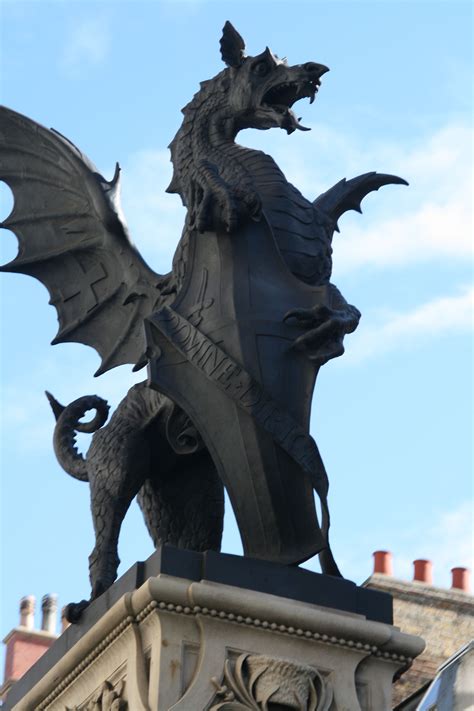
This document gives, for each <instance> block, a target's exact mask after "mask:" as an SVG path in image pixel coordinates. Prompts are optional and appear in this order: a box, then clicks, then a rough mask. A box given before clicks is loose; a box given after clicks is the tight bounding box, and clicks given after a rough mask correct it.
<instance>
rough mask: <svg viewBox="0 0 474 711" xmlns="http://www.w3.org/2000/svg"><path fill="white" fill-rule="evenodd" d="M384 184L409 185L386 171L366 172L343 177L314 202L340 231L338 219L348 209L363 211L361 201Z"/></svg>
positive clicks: (335, 228) (333, 228) (334, 228)
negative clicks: (349, 177)
mask: <svg viewBox="0 0 474 711" xmlns="http://www.w3.org/2000/svg"><path fill="white" fill-rule="evenodd" d="M384 185H408V183H407V181H406V180H404V179H403V178H399V177H398V176H397V175H388V174H385V173H376V172H374V171H372V172H370V173H364V174H363V175H358V176H357V177H356V178H352V179H351V180H346V178H343V179H342V180H340V181H339V182H338V183H336V185H333V187H332V188H329V190H327V191H326V192H325V193H323V194H322V195H320V196H319V197H318V198H316V200H315V201H314V202H313V205H314V207H315V208H316V209H318V210H320V211H321V212H322V213H323V214H324V215H326V217H327V218H328V220H329V223H330V225H331V227H332V230H333V231H336V232H339V227H338V224H337V223H338V220H339V218H340V217H341V215H343V214H344V213H345V212H347V211H348V210H355V212H359V213H362V207H361V202H362V200H363V199H364V198H365V197H366V195H368V194H369V193H370V192H372V191H373V190H378V189H379V188H381V187H382V186H384Z"/></svg>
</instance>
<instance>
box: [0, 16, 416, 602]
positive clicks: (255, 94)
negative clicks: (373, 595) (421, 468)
mask: <svg viewBox="0 0 474 711" xmlns="http://www.w3.org/2000/svg"><path fill="white" fill-rule="evenodd" d="M221 54H222V58H223V60H224V62H225V63H226V64H227V67H226V68H225V69H224V70H223V71H221V72H220V73H219V74H218V75H217V76H215V77H214V78H213V79H211V80H209V81H206V82H203V83H202V84H201V88H200V91H199V92H198V93H197V94H196V95H195V96H194V97H193V99H192V101H191V102H190V103H189V104H188V105H187V106H186V107H185V108H184V109H183V114H184V120H183V123H182V126H181V128H180V129H179V131H178V132H177V134H176V136H175V138H174V140H173V142H172V143H171V146H170V148H171V157H172V162H173V167H174V174H173V180H172V182H171V185H170V186H169V188H168V191H169V192H174V193H178V194H179V195H180V196H181V198H182V201H183V203H184V205H185V206H186V208H187V217H186V223H185V227H184V231H183V234H182V237H181V240H180V242H179V244H178V247H177V249H176V253H175V256H174V259H173V267H172V270H171V272H170V273H169V274H167V275H165V276H161V275H158V274H155V273H154V272H153V271H152V270H151V269H150V268H149V267H148V266H147V264H146V263H145V262H144V261H143V259H142V258H141V256H140V254H139V253H138V251H137V250H136V249H135V247H134V246H133V245H132V243H131V241H130V239H129V236H128V231H127V227H126V225H125V223H124V221H123V219H122V217H121V212H120V207H119V202H118V187H119V168H118V166H117V170H116V173H115V176H114V178H113V180H112V181H110V182H109V181H107V180H106V179H105V178H103V177H102V176H101V175H100V174H99V173H98V172H97V170H96V168H95V167H94V166H93V165H92V164H91V163H90V162H89V161H88V159H87V158H86V157H85V156H83V155H82V154H81V153H80V151H79V150H78V149H77V148H76V147H75V146H74V145H73V144H72V143H70V141H68V140H67V139H65V138H64V137H62V136H61V135H60V134H58V133H57V132H55V131H52V130H51V131H50V130H48V129H46V128H43V127H42V126H39V125H38V124H36V123H35V122H34V121H32V120H31V119H28V118H26V117H24V116H21V115H19V114H17V113H15V112H13V111H11V110H9V109H6V108H2V109H1V114H0V122H1V123H0V161H1V162H0V179H1V180H4V181H5V182H6V183H7V184H8V185H9V186H10V187H11V189H12V191H13V194H14V209H13V211H12V213H11V215H10V216H9V217H8V219H7V220H6V221H5V222H4V223H3V227H5V228H8V229H10V230H13V231H14V232H15V233H16V235H17V237H18V240H19V243H20V248H19V253H18V256H17V257H16V258H15V259H14V260H13V261H12V262H11V263H9V264H7V265H5V266H4V267H3V268H2V269H3V271H12V272H20V273H25V274H30V275H32V276H34V277H36V278H37V279H40V280H41V281H42V282H43V283H44V284H45V286H46V287H47V289H48V291H49V293H50V296H51V300H50V303H52V304H53V305H54V306H55V307H56V309H57V312H58V318H59V331H58V334H57V336H56V338H55V339H54V341H53V343H64V342H69V341H74V342H80V343H85V344H87V345H90V346H92V347H93V348H95V349H96V350H97V351H98V352H99V354H100V356H101V358H102V363H101V367H100V369H99V371H98V374H100V373H103V372H105V371H106V370H109V369H110V368H113V367H115V366H117V365H120V364H123V363H131V364H133V365H134V366H135V368H140V367H142V366H144V365H148V368H149V381H148V383H146V382H144V383H140V384H139V385H136V386H134V387H133V388H131V389H130V391H129V392H128V394H127V396H126V397H125V398H124V400H123V401H122V402H121V403H120V405H119V406H118V408H117V409H116V410H115V412H114V414H113V415H112V417H111V419H110V421H109V423H108V424H105V422H106V420H107V415H108V407H107V404H106V403H105V401H103V400H102V399H101V398H98V397H97V396H87V397H84V398H79V399H78V400H76V401H75V402H73V403H71V404H70V405H68V406H67V407H63V406H61V405H60V404H59V403H58V402H57V401H56V400H55V399H54V398H53V397H52V396H51V395H48V397H49V399H50V402H51V405H52V407H53V411H54V414H55V416H56V418H57V424H56V429H55V434H54V446H55V451H56V455H57V457H58V460H59V462H60V463H61V465H62V466H63V468H64V469H65V470H66V471H67V472H68V473H69V474H71V475H72V476H74V477H76V478H77V479H80V480H82V481H89V484H90V489H91V501H92V515H93V521H94V528H95V534H96V545H95V548H94V551H93V552H92V554H91V557H90V578H91V585H92V595H91V597H92V598H94V597H97V596H98V595H99V594H101V593H102V592H103V591H104V590H106V589H107V588H108V587H109V586H110V585H111V583H112V582H113V581H114V579H115V577H116V573H117V566H118V562H119V561H118V556H117V542H118V535H119V532H120V526H121V523H122V520H123V517H124V516H125V513H126V511H127V509H128V507H129V505H130V502H131V501H132V499H133V497H134V496H136V495H138V499H139V503H140V506H141V508H142V510H143V513H144V516H145V521H146V523H147V526H148V529H149V532H150V534H151V536H152V538H153V541H154V543H155V545H156V546H158V545H160V544H162V543H169V544H172V545H176V546H179V547H183V548H191V549H194V550H198V551H202V550H206V549H214V550H218V549H219V547H220V541H221V534H222V521H223V485H224V486H225V487H226V489H227V491H228V493H229V496H230V499H231V502H232V506H233V508H234V511H235V514H236V518H237V522H238V525H239V530H240V533H241V537H242V542H243V546H244V552H245V555H246V556H251V557H255V558H261V559H266V560H272V561H276V562H280V563H286V564H296V563H300V562H302V561H304V560H306V559H307V558H309V557H311V556H313V555H315V554H316V553H320V558H321V564H322V569H323V572H326V573H330V574H333V575H340V573H339V570H338V568H337V565H336V563H335V561H334V559H333V557H332V554H331V551H330V547H329V542H328V529H329V512H328V506H327V492H328V480H327V476H326V472H325V469H324V465H323V463H322V460H321V457H320V455H319V452H318V449H317V446H316V443H315V442H314V440H313V438H312V437H311V436H310V434H309V418H310V409H311V399H312V395H313V389H314V385H315V380H316V376H317V373H318V370H319V368H320V367H321V365H323V364H324V363H326V362H327V361H328V360H330V359H331V358H335V357H337V356H339V355H341V354H342V353H343V350H344V348H343V339H344V336H345V335H346V334H347V333H350V332H352V331H353V330H354V329H355V328H356V327H357V324H358V321H359V317H360V314H359V312H358V310H357V309H356V308H355V307H354V306H351V305H350V304H348V303H347V302H346V300H345V299H344V297H343V296H342V295H341V293H340V292H339V291H338V289H337V288H336V287H335V286H334V285H333V284H331V283H330V276H331V270H332V260H331V253H332V249H331V241H332V236H333V233H334V230H337V220H338V218H339V217H340V215H341V214H343V213H344V212H345V211H346V210H349V209H354V210H358V211H360V203H361V200H362V199H363V198H364V196H365V195H366V194H367V193H369V192H370V191H372V190H377V189H378V188H379V187H381V186H382V185H386V184H389V183H404V182H405V181H403V180H402V179H401V178H397V177H395V176H391V175H383V174H377V173H367V174H365V175H361V176H359V177H357V178H354V179H352V180H349V181H346V180H342V181H341V182H339V183H338V184H337V185H335V186H334V187H333V188H331V189H330V190H328V191H327V192H326V193H324V194H323V195H321V196H320V197H318V198H317V199H316V200H314V201H313V202H310V201H308V200H307V199H306V198H305V197H303V195H301V193H300V192H299V191H298V190H297V189H296V188H295V187H294V186H293V185H291V184H290V183H288V182H287V180H286V178H285V177H284V175H283V173H282V172H281V170H280V169H279V168H278V166H277V165H276V164H275V162H274V161H273V159H272V158H271V157H270V156H268V155H266V154H264V153H262V152H260V151H256V150H250V149H247V148H243V147H241V146H239V145H237V144H236V143H235V138H236V136H237V134H238V132H239V131H240V130H241V129H243V128H249V127H251V128H258V129H268V128H273V127H276V128H283V129H285V130H286V131H287V133H288V134H291V133H292V132H293V131H295V130H307V129H305V128H304V127H303V126H301V124H300V122H299V120H298V119H297V117H296V115H295V114H294V113H293V110H292V108H291V107H292V106H293V104H294V103H295V102H296V101H298V100H299V99H301V98H303V97H309V98H310V102H311V103H312V101H313V100H314V97H315V95H316V92H317V91H318V88H319V86H320V78H321V76H322V75H323V74H324V73H325V72H326V71H328V70H327V67H325V66H324V65H321V64H316V63H314V62H307V63H306V64H303V65H296V66H290V65H288V63H287V61H286V60H281V59H279V58H278V57H277V56H276V55H274V54H273V53H272V52H271V51H270V50H269V49H268V48H267V49H265V51H264V52H263V53H262V54H260V55H258V56H255V57H251V56H246V54H245V46H244V42H243V40H242V38H241V37H240V35H239V34H238V33H237V32H236V30H235V29H234V28H233V27H232V25H231V24H230V23H228V22H227V23H226V25H225V27H224V30H223V36H222V39H221ZM149 386H151V387H149ZM91 409H92V410H93V409H95V410H96V413H97V414H96V416H95V417H94V419H93V420H92V421H91V422H90V423H88V424H84V423H81V422H80V420H81V418H82V417H83V416H84V414H85V413H86V412H87V411H88V410H91ZM84 431H86V432H91V433H92V432H95V434H94V436H93V439H92V444H91V447H90V449H89V451H88V453H87V456H86V457H85V458H84V457H83V456H82V455H81V454H78V452H77V450H76V449H75V446H74V438H75V433H76V432H84ZM313 489H314V490H315V491H316V492H317V494H318V496H319V499H320V501H321V510H322V521H321V522H318V518H317V514H316V509H315V505H314V499H313Z"/></svg>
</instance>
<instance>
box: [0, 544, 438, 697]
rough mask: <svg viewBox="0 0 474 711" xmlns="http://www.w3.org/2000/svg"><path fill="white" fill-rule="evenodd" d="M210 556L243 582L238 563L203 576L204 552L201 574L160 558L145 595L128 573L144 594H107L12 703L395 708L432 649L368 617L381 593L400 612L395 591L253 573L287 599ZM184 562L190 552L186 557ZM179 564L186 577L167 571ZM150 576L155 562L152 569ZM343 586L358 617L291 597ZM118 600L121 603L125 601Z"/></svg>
mask: <svg viewBox="0 0 474 711" xmlns="http://www.w3.org/2000/svg"><path fill="white" fill-rule="evenodd" d="M167 555H168V558H169V560H168V563H169V561H170V560H172V558H173V556H174V552H171V553H170V552H169V550H168V553H167ZM197 555H198V554H195V556H197ZM206 555H208V554H204V556H206ZM210 555H211V557H210V558H209V559H208V565H207V567H208V569H209V577H219V574H216V575H214V576H212V568H213V565H214V568H215V569H216V570H217V569H218V568H219V566H218V565H217V563H218V562H219V559H221V562H222V561H223V564H222V565H221V574H220V575H221V577H227V578H228V577H229V576H230V577H231V572H232V570H233V568H235V571H236V575H237V578H240V580H239V579H236V580H235V581H233V583H234V584H224V583H222V582H219V581H218V580H208V579H202V578H201V579H199V580H196V579H195V578H196V577H197V576H198V575H202V573H203V561H204V564H205V560H206V559H205V557H204V558H203V557H201V559H200V561H201V563H200V565H201V570H198V568H199V565H198V563H197V562H196V561H197V560H198V559H197V558H196V557H194V558H192V557H191V558H189V560H188V561H187V563H186V561H184V562H185V563H186V565H181V564H178V565H176V564H169V565H166V560H165V558H166V556H163V555H162V554H161V553H160V554H159V562H158V564H157V565H156V566H155V567H158V569H159V570H158V574H157V575H154V576H152V577H149V578H148V579H147V580H146V581H145V582H144V583H142V584H141V585H140V586H139V587H138V588H136V589H133V587H135V585H134V584H131V585H130V582H131V580H132V579H133V578H135V583H137V582H140V580H139V578H140V575H138V574H137V569H136V568H134V569H132V571H131V572H129V574H128V584H129V587H132V590H130V591H129V592H124V593H123V592H122V589H123V586H124V583H123V579H122V580H121V581H119V583H118V584H116V586H114V588H115V591H114V588H112V589H111V591H110V593H109V594H108V597H107V595H106V596H103V597H104V598H107V599H104V600H101V599H99V600H98V601H97V602H96V603H94V604H93V605H91V606H90V608H89V609H88V610H87V612H86V614H85V615H84V621H83V622H81V624H80V625H77V626H74V627H72V628H70V630H67V631H66V633H65V634H64V635H63V636H62V637H61V638H60V639H59V640H58V642H57V643H56V644H55V645H54V646H53V648H52V649H51V650H50V651H49V652H48V653H47V654H46V655H45V657H43V658H42V659H41V660H40V662H38V664H37V665H36V666H35V667H33V669H32V670H30V672H29V673H28V674H27V675H26V676H25V677H24V678H23V680H21V681H20V682H18V684H17V686H16V687H14V688H13V689H12V691H11V693H10V696H9V698H8V700H7V706H6V708H7V709H15V711H32V710H33V709H34V711H43V710H44V711H46V709H47V710H48V711H53V710H58V711H59V710H61V711H65V709H67V710H68V711H73V710H74V711H86V710H87V711H92V710H94V711H125V710H127V711H168V710H172V711H204V710H206V711H219V710H221V711H245V710H246V709H253V710H256V711H258V710H259V709H261V710H264V709H268V711H284V710H286V709H293V710H301V711H359V710H360V711H369V710H370V711H384V710H385V709H387V710H388V709H390V708H391V685H392V679H393V676H394V675H395V674H400V673H401V672H403V670H405V669H406V668H408V666H409V665H410V663H411V660H412V658H413V657H415V656H416V655H418V654H419V653H420V652H421V651H422V650H423V646H424V644H423V641H422V640H421V639H420V638H418V637H413V636H411V635H406V634H403V633H402V632H400V630H398V629H397V628H396V627H394V626H393V625H391V624H389V623H387V622H383V621H377V620H376V619H375V620H374V619H368V618H369V617H370V616H371V613H370V607H371V606H370V600H371V597H372V594H374V595H375V597H374V598H373V603H374V604H373V608H374V610H375V615H372V616H375V617H381V616H382V617H383V616H384V615H385V616H387V615H389V614H390V613H389V611H388V607H387V599H386V598H385V596H384V597H383V598H380V597H377V596H380V595H383V594H381V593H377V592H375V593H373V591H367V590H364V589H360V588H357V587H356V586H355V585H353V584H352V583H349V582H348V581H339V580H337V579H333V578H328V577H327V576H322V575H318V574H317V573H310V572H308V571H300V570H298V569H290V572H289V573H286V574H287V576H289V577H287V578H285V571H288V569H285V568H280V566H270V567H269V566H268V564H261V563H258V562H256V561H251V562H250V566H252V565H254V568H255V570H256V571H257V573H256V574H255V575H254V576H253V580H254V584H253V585H252V587H253V588H255V587H265V586H268V585H270V584H271V578H272V575H269V573H271V571H272V570H273V571H274V573H275V575H274V576H273V577H274V578H275V579H276V587H277V588H278V587H279V585H280V586H281V585H284V584H286V585H287V596H286V597H282V596H277V595H274V594H271V593H269V592H267V591H263V592H262V591H258V590H255V589H248V588H246V587H241V586H240V584H241V582H242V575H239V570H240V571H241V572H242V571H244V570H245V569H246V568H245V567H242V566H245V565H246V562H245V561H244V564H242V562H241V561H242V559H238V558H236V557H234V556H218V555H217V554H210ZM212 555H213V556H214V558H213V557H212ZM180 556H182V554H181V553H180V554H178V559H180ZM180 560H181V559H180ZM209 560H210V561H211V562H210V563H209ZM163 561H164V562H163ZM175 562H176V561H175ZM178 562H179V561H178ZM181 562H183V561H181ZM234 563H235V565H234ZM186 566H187V568H188V569H189V571H190V575H189V577H188V578H187V577H184V573H185V572H186ZM239 566H240V567H239ZM262 566H263V573H262ZM152 567H153V566H152ZM173 567H174V569H175V570H174V572H175V574H169V572H168V573H166V572H163V571H164V570H168V571H170V570H171V569H173ZM204 568H205V565H204ZM222 569H223V570H224V573H222ZM193 570H194V574H193V573H192V571H193ZM258 570H260V576H259V574H258ZM204 572H206V571H205V570H204ZM143 573H146V567H145V568H144V569H143V568H142V571H141V574H143ZM278 573H280V578H279V577H278ZM126 577H127V576H124V578H126ZM243 577H245V575H243ZM298 579H299V580H300V584H299V585H298V584H297V581H298ZM295 581H296V582H295ZM301 581H302V582H301ZM121 585H122V589H121ZM340 585H342V586H343V588H344V589H346V590H347V591H348V592H347V594H348V595H349V591H350V590H352V592H353V593H354V594H353V595H352V598H351V596H350V595H349V598H350V600H351V601H352V602H351V604H352V607H355V610H352V611H351V610H348V609H346V610H344V611H341V610H338V609H336V608H335V607H330V606H327V605H326V606H322V605H320V604H317V603H315V602H308V601H301V599H291V590H290V588H291V586H293V590H294V595H295V597H296V598H308V596H313V598H314V599H317V598H318V588H319V592H320V593H321V591H322V593H321V594H322V596H323V597H325V596H326V597H327V596H328V595H329V596H330V589H331V587H334V596H335V598H337V597H338V595H339V594H340V590H341V589H342V588H340V589H339V592H338V586H340ZM312 586H314V589H312ZM348 586H351V587H348ZM359 591H360V594H359ZM120 592H122V594H121V595H120ZM114 596H115V597H117V598H118V599H116V601H115V602H114V601H113V599H114ZM109 605H111V606H109ZM94 606H95V610H94ZM348 606H350V605H347V604H346V607H348ZM104 607H105V608H108V609H103V608H104ZM364 607H366V608H368V611H367V613H366V614H363V613H362V612H361V610H362V609H363V608H364ZM357 609H358V610H359V611H357ZM94 617H97V619H96V620H95V621H94ZM67 637H69V638H70V639H69V640H68V639H67ZM63 638H64V639H63ZM55 648H56V650H55Z"/></svg>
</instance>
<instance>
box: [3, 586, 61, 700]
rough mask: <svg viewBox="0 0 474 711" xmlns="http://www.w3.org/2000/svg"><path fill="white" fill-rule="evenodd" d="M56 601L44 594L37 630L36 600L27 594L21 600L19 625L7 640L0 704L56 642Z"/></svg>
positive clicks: (5, 641)
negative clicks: (39, 625) (13, 686)
mask: <svg viewBox="0 0 474 711" xmlns="http://www.w3.org/2000/svg"><path fill="white" fill-rule="evenodd" d="M56 624H57V598H56V596H55V595H45V596H44V597H43V599H42V601H41V629H35V598H34V597H33V595H27V596H26V597H24V598H22V599H21V601H20V624H19V625H18V627H14V628H13V629H12V630H11V631H10V632H9V633H8V634H7V636H6V637H5V639H4V640H3V643H4V644H5V645H6V654H5V675H4V681H3V684H2V686H1V687H0V705H1V703H2V701H4V700H5V698H6V696H7V694H8V691H9V690H10V689H11V687H12V685H13V684H14V683H15V681H18V679H21V677H22V676H23V674H25V673H26V672H27V671H28V669H30V667H32V666H33V664H35V662H37V661H38V659H39V658H40V657H41V656H42V655H43V654H44V653H45V652H46V651H47V650H48V649H49V648H50V647H51V645H52V644H53V642H54V641H55V640H56V639H57V637H58V635H57V634H56Z"/></svg>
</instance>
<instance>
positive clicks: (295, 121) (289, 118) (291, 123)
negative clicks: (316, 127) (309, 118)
mask: <svg viewBox="0 0 474 711" xmlns="http://www.w3.org/2000/svg"><path fill="white" fill-rule="evenodd" d="M300 121H301V119H299V118H297V117H296V115H295V113H294V112H293V111H292V110H291V109H288V111H287V112H286V114H285V117H284V120H283V124H282V128H285V129H286V132H287V133H288V135H289V134H290V133H293V132H294V131H295V129H298V131H311V129H310V128H307V127H306V126H302V125H301V124H300Z"/></svg>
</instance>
